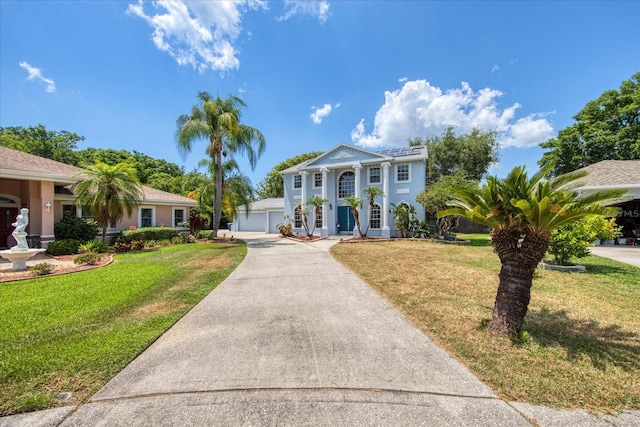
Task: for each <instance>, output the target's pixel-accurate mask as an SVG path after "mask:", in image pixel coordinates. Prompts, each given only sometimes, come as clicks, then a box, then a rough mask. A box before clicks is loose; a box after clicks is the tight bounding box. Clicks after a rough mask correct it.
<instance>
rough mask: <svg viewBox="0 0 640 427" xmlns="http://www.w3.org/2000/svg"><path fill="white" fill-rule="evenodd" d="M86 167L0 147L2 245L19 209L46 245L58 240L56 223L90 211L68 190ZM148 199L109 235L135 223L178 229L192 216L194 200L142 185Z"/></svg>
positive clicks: (0, 240) (5, 242)
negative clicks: (55, 238)
mask: <svg viewBox="0 0 640 427" xmlns="http://www.w3.org/2000/svg"><path fill="white" fill-rule="evenodd" d="M80 171H82V169H80V168H78V167H75V166H71V165H67V164H64V163H60V162H56V161H54V160H49V159H45V158H43V157H39V156H34V155H33V154H28V153H24V152H22V151H17V150H12V149H10V148H7V147H2V146H0V247H7V246H8V244H7V237H8V236H10V235H11V232H12V231H13V229H14V228H13V227H12V226H11V223H12V222H14V221H15V218H16V216H17V215H18V211H19V209H20V208H28V209H29V227H28V228H27V231H28V233H29V235H30V237H31V238H32V239H31V240H32V241H34V238H38V237H39V239H40V242H41V245H42V247H46V246H47V244H48V243H49V242H50V241H52V240H54V235H53V225H54V224H55V223H56V222H59V221H60V220H61V219H62V217H63V216H67V215H70V216H78V217H81V216H83V215H86V214H87V212H83V210H82V207H81V206H77V205H76V203H75V196H74V195H73V193H72V192H71V191H70V190H69V187H70V185H71V184H73V183H75V182H76V181H78V179H77V178H74V177H73V175H74V174H75V173H77V172H80ZM143 191H144V198H143V200H142V201H141V203H140V206H139V207H138V208H137V209H134V211H133V212H132V215H131V217H126V214H125V218H124V219H123V220H122V221H121V222H120V223H119V224H118V226H117V227H116V228H114V229H111V228H110V229H109V230H108V233H109V235H115V234H117V233H118V232H120V230H123V229H127V228H129V227H131V226H135V227H150V226H156V225H166V226H172V227H178V223H180V222H183V221H188V220H189V213H190V209H191V208H192V207H195V206H197V203H196V202H195V201H194V200H191V199H189V198H187V197H183V196H178V195H175V194H171V193H167V192H165V191H161V190H156V189H154V188H150V187H144V186H143Z"/></svg>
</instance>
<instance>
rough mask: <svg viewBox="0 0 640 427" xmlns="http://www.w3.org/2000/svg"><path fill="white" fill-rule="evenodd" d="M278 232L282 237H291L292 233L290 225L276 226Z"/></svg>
mask: <svg viewBox="0 0 640 427" xmlns="http://www.w3.org/2000/svg"><path fill="white" fill-rule="evenodd" d="M278 231H280V235H281V236H282V237H291V236H293V232H292V231H291V224H286V225H285V224H278Z"/></svg>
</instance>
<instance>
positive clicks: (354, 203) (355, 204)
mask: <svg viewBox="0 0 640 427" xmlns="http://www.w3.org/2000/svg"><path fill="white" fill-rule="evenodd" d="M344 203H345V204H346V205H347V206H349V207H350V208H351V212H352V213H353V221H354V222H355V223H356V230H358V235H359V236H360V237H364V236H363V235H362V230H361V229H360V212H358V209H359V208H360V205H362V198H360V197H356V196H349V197H345V198H344Z"/></svg>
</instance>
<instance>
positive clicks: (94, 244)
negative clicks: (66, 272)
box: [80, 240, 109, 254]
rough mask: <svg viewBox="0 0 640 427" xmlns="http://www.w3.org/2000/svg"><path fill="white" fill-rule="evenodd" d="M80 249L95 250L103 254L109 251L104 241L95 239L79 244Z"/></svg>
mask: <svg viewBox="0 0 640 427" xmlns="http://www.w3.org/2000/svg"><path fill="white" fill-rule="evenodd" d="M80 250H82V251H85V252H97V253H100V254H104V253H107V252H109V247H108V246H107V244H106V243H104V242H98V241H96V240H92V241H90V242H87V243H84V244H82V245H80Z"/></svg>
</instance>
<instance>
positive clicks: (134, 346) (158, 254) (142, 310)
mask: <svg viewBox="0 0 640 427" xmlns="http://www.w3.org/2000/svg"><path fill="white" fill-rule="evenodd" d="M245 254H246V245H244V243H242V242H238V243H235V244H234V243H227V244H222V243H220V244H190V245H176V246H169V247H164V248H161V249H153V250H147V251H141V252H130V253H126V254H120V255H117V256H116V257H115V260H114V262H113V263H112V264H111V265H109V266H106V267H103V268H98V269H94V270H89V271H84V272H79V273H73V274H70V275H60V276H51V277H43V278H38V279H30V280H24V281H17V282H6V283H0V319H2V320H1V321H0V415H8V414H14V413H19V412H25V411H32V410H37V409H44V408H50V407H54V406H58V405H63V404H69V403H77V402H83V401H86V399H88V397H90V396H91V395H92V394H93V393H95V392H96V391H97V390H98V389H99V388H100V387H101V386H102V385H104V384H105V383H106V382H107V381H108V380H109V379H111V378H112V377H113V376H114V375H115V374H116V373H118V372H119V371H120V370H121V369H122V368H123V367H124V366H125V365H126V364H127V363H129V362H130V361H131V360H132V359H133V358H135V357H136V355H138V354H139V353H140V352H141V351H142V350H144V349H145V348H146V347H147V346H149V345H150V344H151V343H152V342H153V341H154V340H155V339H156V338H157V337H158V336H159V335H161V334H162V333H163V332H164V331H165V330H166V329H167V328H169V327H170V326H171V325H172V324H173V323H175V322H176V320H178V319H179V318H180V317H181V316H183V315H184V314H185V313H186V312H187V311H188V310H189V309H190V308H191V307H193V306H194V305H195V304H196V303H197V302H199V301H200V300H201V299H202V298H203V297H204V296H206V295H207V294H208V293H209V292H211V290H212V289H214V288H215V287H216V286H217V285H218V284H219V283H220V282H222V280H224V279H225V278H226V277H227V276H228V275H229V274H230V273H231V272H232V271H233V270H234V269H235V268H236V266H237V265H238V264H239V263H240V262H241V261H242V260H243V259H244V256H245ZM64 392H72V393H73V397H72V399H71V401H69V400H67V401H65V402H61V401H59V400H58V399H57V398H56V396H57V395H59V394H60V393H64Z"/></svg>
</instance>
